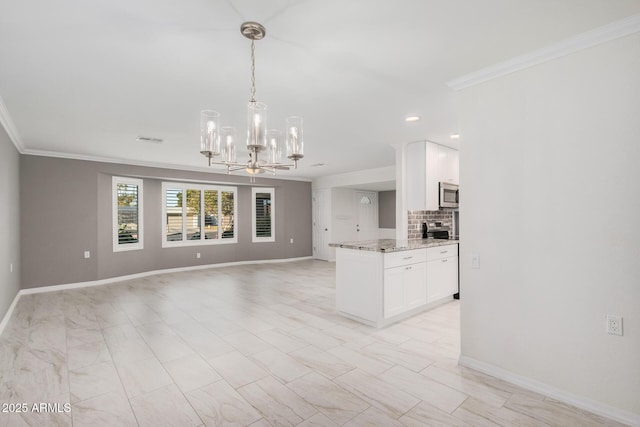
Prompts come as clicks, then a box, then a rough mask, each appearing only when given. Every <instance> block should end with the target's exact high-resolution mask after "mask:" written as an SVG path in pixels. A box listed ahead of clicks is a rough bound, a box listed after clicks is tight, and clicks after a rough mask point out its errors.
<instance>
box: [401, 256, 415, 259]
mask: <svg viewBox="0 0 640 427" xmlns="http://www.w3.org/2000/svg"><path fill="white" fill-rule="evenodd" d="M411 258H413V257H412V256H406V257H404V258H402V259H411Z"/></svg>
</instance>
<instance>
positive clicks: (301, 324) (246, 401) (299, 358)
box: [0, 260, 619, 427]
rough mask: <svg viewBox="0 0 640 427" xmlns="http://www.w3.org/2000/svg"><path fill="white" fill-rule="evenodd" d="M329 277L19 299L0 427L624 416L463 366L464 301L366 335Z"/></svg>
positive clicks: (268, 273) (310, 270) (307, 272)
mask: <svg viewBox="0 0 640 427" xmlns="http://www.w3.org/2000/svg"><path fill="white" fill-rule="evenodd" d="M334 277H335V264H332V263H326V262H322V261H315V260H306V261H296V262H291V263H279V264H260V265H251V266H235V267H224V268H213V269H207V270H198V271H193V272H184V273H169V274H160V275H156V276H152V277H147V278H142V279H136V280H131V281H127V282H119V283H113V284H109V285H103V286H95V287H89V288H82V289H74V290H66V291H57V292H49V293H40V294H32V295H26V296H23V297H22V298H21V299H20V301H19V303H18V304H17V306H16V309H15V310H14V312H13V315H12V317H11V319H10V321H9V323H8V325H7V327H6V329H5V331H4V333H3V334H2V336H1V337H0V375H1V380H0V402H2V403H3V405H12V406H11V407H9V406H7V408H6V409H10V412H1V413H0V427H9V426H10V427H16V426H74V427H83V426H91V427H99V426H109V427H111V426H154V427H156V426H180V427H187V426H194V427H198V426H222V425H232V426H349V427H355V426H385V427H387V426H432V425H433V426H496V425H497V426H601V425H608V426H615V425H619V424H617V423H615V422H613V421H610V420H607V419H603V418H601V417H598V416H596V415H593V414H589V413H586V412H584V411H582V410H580V409H577V408H573V407H570V406H568V405H566V404H563V403H561V402H558V401H555V400H552V399H549V398H546V397H544V396H541V395H538V394H536V393H532V392H529V391H527V390H524V389H521V388H518V387H516V386H514V385H511V384H509V383H506V382H503V381H500V380H498V379H495V378H492V377H489V376H487V375H483V374H481V373H478V372H475V371H473V370H470V369H466V368H464V367H460V366H458V364H457V358H458V356H459V351H460V349H459V341H460V339H459V311H460V307H459V303H458V301H452V302H450V303H447V304H445V305H442V306H440V307H437V308H435V309H434V310H431V311H428V312H425V313H422V314H419V315H417V316H415V317H412V318H410V319H408V320H405V321H403V322H401V323H398V324H395V325H392V326H390V327H387V328H385V329H375V328H371V327H367V326H363V325H361V324H359V323H356V322H353V321H351V320H348V319H346V318H343V317H341V316H339V315H337V314H336V313H335V312H334V306H335V305H334V297H335V289H334V288H335V279H334ZM40 403H48V404H50V405H49V407H45V408H44V409H42V410H41V411H36V410H34V407H33V405H34V404H37V405H36V407H35V409H39V408H41V407H40V406H39V404H40ZM56 403H57V404H58V406H56V405H55V404H56ZM22 404H26V408H25V409H27V411H26V412H16V411H17V409H21V408H23V406H22ZM65 404H67V405H68V406H67V407H66V408H65V406H64V405H65ZM66 409H70V410H66Z"/></svg>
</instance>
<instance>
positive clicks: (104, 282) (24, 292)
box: [0, 256, 313, 335]
mask: <svg viewBox="0 0 640 427" xmlns="http://www.w3.org/2000/svg"><path fill="white" fill-rule="evenodd" d="M307 259H313V257H310V256H306V257H298V258H284V259H264V260H254V261H234V262H224V263H220V264H206V265H194V266H190V267H177V268H167V269H164V270H153V271H145V272H143V273H136V274H129V275H126V276H118V277H111V278H108V279H101V280H92V281H89V282H77V283H67V284H63V285H51V286H40V287H37V288H28V289H20V291H18V294H17V295H16V297H15V298H14V299H13V302H12V303H11V305H10V306H9V310H7V312H6V313H5V315H4V317H3V318H2V322H0V335H2V332H3V331H4V328H5V327H6V326H7V323H9V319H10V318H11V315H12V314H13V310H14V309H15V307H16V304H17V303H18V300H19V299H20V297H21V296H22V295H29V294H39V293H43V292H55V291H64V290H67V289H78V288H87V287H91V286H101V285H107V284H109V283H117V282H124V281H125V280H132V279H140V278H143V277H148V276H154V275H156V274H168V273H180V272H184V271H193V270H206V269H208V268H221V267H232V266H237V265H247V264H273V263H282V262H294V261H303V260H307Z"/></svg>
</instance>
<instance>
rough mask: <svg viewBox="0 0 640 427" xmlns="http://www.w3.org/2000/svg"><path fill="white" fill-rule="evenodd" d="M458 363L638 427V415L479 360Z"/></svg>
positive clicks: (467, 359)
mask: <svg viewBox="0 0 640 427" xmlns="http://www.w3.org/2000/svg"><path fill="white" fill-rule="evenodd" d="M458 363H459V364H460V365H462V366H466V367H467V368H471V369H474V370H476V371H480V372H482V373H485V374H487V375H491V376H492V377H496V378H499V379H501V380H504V381H507V382H509V383H511V384H515V385H517V386H520V387H522V388H526V389H527V390H531V391H534V392H536V393H540V394H542V395H545V396H548V397H551V398H553V399H556V400H559V401H561V402H564V403H568V404H569V405H573V406H575V407H577V408H580V409H584V410H586V411H589V412H592V413H594V414H596V415H600V416H603V417H606V418H609V419H612V420H615V421H618V422H621V423H624V424H628V425H630V426H636V427H640V414H635V413H633V412H628V411H624V410H622V409H618V408H614V407H612V406H609V405H606V404H604V403H600V402H597V401H595V400H591V399H588V398H586V397H582V396H577V395H575V394H572V393H569V392H567V391H565V390H561V389H559V388H556V387H553V386H551V385H549V384H545V383H542V382H540V381H536V380H534V379H531V378H527V377H523V376H521V375H518V374H514V373H513V372H510V371H507V370H505V369H502V368H499V367H497V366H494V365H491V364H488V363H485V362H481V361H479V360H475V359H473V358H471V357H466V356H460V359H459V360H458Z"/></svg>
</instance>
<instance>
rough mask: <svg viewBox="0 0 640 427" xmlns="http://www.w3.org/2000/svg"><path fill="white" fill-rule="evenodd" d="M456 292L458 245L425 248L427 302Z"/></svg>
mask: <svg viewBox="0 0 640 427" xmlns="http://www.w3.org/2000/svg"><path fill="white" fill-rule="evenodd" d="M457 292H458V245H446V246H437V247H434V248H427V302H428V303H430V302H434V301H437V300H439V299H442V298H445V297H449V296H451V295H453V294H455V293H457Z"/></svg>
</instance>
